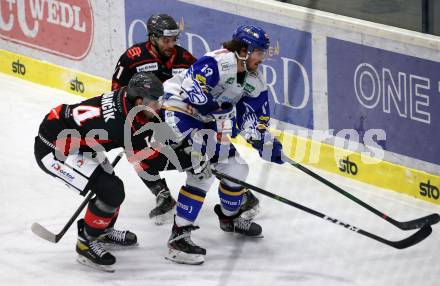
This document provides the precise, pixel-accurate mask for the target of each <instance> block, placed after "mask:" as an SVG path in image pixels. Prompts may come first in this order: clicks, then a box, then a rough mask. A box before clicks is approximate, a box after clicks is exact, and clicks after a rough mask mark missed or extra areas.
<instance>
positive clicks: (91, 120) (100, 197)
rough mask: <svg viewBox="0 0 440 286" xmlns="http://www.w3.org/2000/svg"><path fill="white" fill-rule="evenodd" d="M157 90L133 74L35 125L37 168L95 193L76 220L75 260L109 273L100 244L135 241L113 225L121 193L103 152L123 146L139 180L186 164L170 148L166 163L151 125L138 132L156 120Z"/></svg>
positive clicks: (145, 76) (147, 78) (156, 84)
mask: <svg viewBox="0 0 440 286" xmlns="http://www.w3.org/2000/svg"><path fill="white" fill-rule="evenodd" d="M162 94H163V86H162V83H161V82H160V80H159V79H157V77H156V76H154V75H153V74H150V73H144V72H142V73H138V74H136V75H135V76H134V77H133V78H132V79H131V81H130V83H129V85H128V87H123V88H121V89H119V90H116V91H112V92H108V93H105V94H102V95H100V96H97V97H93V98H90V99H87V100H85V101H83V102H80V103H78V104H71V105H67V104H61V105H59V106H57V107H55V108H53V109H51V110H50V112H49V113H48V114H47V115H46V116H45V117H44V120H43V122H42V123H41V125H40V127H39V131H38V136H37V137H35V147H34V152H35V157H36V160H37V163H38V165H39V166H40V168H41V169H43V171H45V172H46V173H48V174H50V175H52V176H54V177H56V178H58V179H61V180H62V181H63V182H64V183H65V184H66V185H67V186H69V187H70V188H71V189H74V190H76V191H78V192H79V193H80V194H81V195H85V194H86V193H87V192H88V191H89V190H90V191H92V192H93V193H95V194H96V196H95V197H94V199H92V200H91V201H90V203H89V205H88V207H87V211H86V213H85V216H84V219H81V220H79V221H78V240H77V245H76V251H77V253H78V261H79V262H80V263H83V264H86V265H89V266H92V267H95V268H99V269H102V270H105V271H112V270H113V269H112V267H111V265H113V264H114V263H115V262H116V259H115V257H114V256H113V255H112V254H111V253H110V252H108V249H109V248H108V247H105V246H106V245H117V246H122V247H126V246H134V245H137V237H136V235H135V234H134V233H132V232H130V231H120V230H116V229H115V228H114V225H115V222H116V219H117V218H118V213H119V207H120V206H121V204H122V202H123V200H124V197H125V191H124V185H123V182H122V181H121V179H119V178H118V177H117V176H116V174H115V172H114V171H113V168H112V166H111V164H109V161H108V160H107V158H106V156H105V155H104V151H109V150H112V149H115V148H119V147H122V148H124V149H125V153H126V155H127V159H128V160H129V161H130V162H131V163H132V164H134V166H135V168H136V170H137V172H138V174H139V176H141V177H142V178H143V180H149V179H150V176H154V174H156V173H157V171H158V170H164V169H166V168H167V167H168V168H170V169H172V168H175V167H174V166H175V165H178V164H180V163H181V162H189V163H187V164H186V165H185V167H188V166H191V161H190V159H188V160H189V161H188V160H187V161H185V160H186V159H185V158H187V157H188V155H187V154H186V153H185V152H184V151H182V150H181V151H179V150H176V151H175V152H174V154H175V155H176V158H177V160H178V162H177V163H176V161H174V165H173V164H172V162H171V164H170V160H169V159H168V157H167V156H165V155H164V154H165V152H163V151H161V150H160V148H161V145H160V144H159V143H160V140H159V141H157V140H154V139H155V136H156V134H155V132H156V131H155V130H157V129H154V128H150V129H147V130H146V131H143V130H142V128H144V127H145V126H147V125H148V124H149V123H155V122H156V123H157V124H160V123H158V122H159V121H160V120H159V118H158V117H156V116H157V113H156V111H157V110H159V108H160V104H159V102H158V98H159V97H160V96H162ZM138 133H139V134H138ZM158 142H159V143H158ZM151 146H154V148H153V147H151ZM184 157H185V158H184ZM180 167H181V166H180ZM153 179H154V178H153Z"/></svg>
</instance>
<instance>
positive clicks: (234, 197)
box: [218, 183, 246, 216]
mask: <svg viewBox="0 0 440 286" xmlns="http://www.w3.org/2000/svg"><path fill="white" fill-rule="evenodd" d="M245 191H246V189H244V188H242V187H229V186H228V185H226V184H224V183H220V186H219V188H218V195H219V197H220V203H221V208H222V211H223V213H224V214H225V215H228V216H233V215H235V214H237V213H238V212H239V210H240V206H241V203H242V201H243V193H244V192H245Z"/></svg>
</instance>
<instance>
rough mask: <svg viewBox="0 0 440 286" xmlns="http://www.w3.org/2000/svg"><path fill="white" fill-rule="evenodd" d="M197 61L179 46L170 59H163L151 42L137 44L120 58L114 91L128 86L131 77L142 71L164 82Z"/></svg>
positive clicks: (114, 80) (113, 81)
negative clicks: (154, 49) (152, 74)
mask: <svg viewBox="0 0 440 286" xmlns="http://www.w3.org/2000/svg"><path fill="white" fill-rule="evenodd" d="M195 61H196V58H194V57H193V55H191V53H190V52H188V51H187V50H185V49H184V48H182V47H180V46H178V45H176V46H175V47H174V51H173V53H172V55H171V56H170V57H167V58H161V57H160V56H159V55H158V54H157V53H156V52H154V51H153V49H152V47H151V43H150V42H143V43H139V44H135V45H133V46H132V47H130V48H129V49H127V50H126V51H125V53H124V54H122V56H121V57H120V58H119V61H118V64H117V65H116V68H115V72H114V74H113V77H112V90H116V89H119V88H120V87H122V86H127V85H128V82H129V81H130V79H131V77H132V76H133V75H134V74H135V73H137V72H141V71H145V72H152V73H154V74H155V75H156V76H157V77H158V78H159V79H160V81H162V82H164V81H166V80H167V79H170V78H171V77H173V76H174V75H175V74H177V73H179V72H181V71H182V70H184V69H187V68H189V67H190V66H191V65H192V64H193V63H194V62H195Z"/></svg>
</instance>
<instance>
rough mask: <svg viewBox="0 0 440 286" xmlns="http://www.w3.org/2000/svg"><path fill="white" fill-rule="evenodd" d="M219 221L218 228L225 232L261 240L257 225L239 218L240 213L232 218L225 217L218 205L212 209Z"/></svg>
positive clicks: (260, 231) (260, 232)
mask: <svg viewBox="0 0 440 286" xmlns="http://www.w3.org/2000/svg"><path fill="white" fill-rule="evenodd" d="M214 211H215V213H216V214H217V216H218V218H219V221H220V228H221V229H222V230H223V231H225V232H235V233H239V234H242V235H245V236H249V237H255V238H262V237H263V235H262V232H263V230H262V228H261V226H260V225H259V224H257V223H255V222H252V221H251V220H248V219H244V218H243V217H241V216H240V215H241V213H240V212H239V213H237V214H236V215H234V216H226V215H224V214H223V212H222V210H221V206H220V205H216V206H215V207H214Z"/></svg>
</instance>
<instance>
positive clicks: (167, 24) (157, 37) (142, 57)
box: [112, 14, 196, 224]
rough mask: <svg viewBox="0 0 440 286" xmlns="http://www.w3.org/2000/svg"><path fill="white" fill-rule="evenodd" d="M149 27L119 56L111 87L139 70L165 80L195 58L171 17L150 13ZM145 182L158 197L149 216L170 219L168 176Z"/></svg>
mask: <svg viewBox="0 0 440 286" xmlns="http://www.w3.org/2000/svg"><path fill="white" fill-rule="evenodd" d="M147 30H148V41H146V42H142V43H138V44H135V45H133V46H132V47H130V48H128V49H127V50H126V51H125V52H124V53H123V54H122V55H121V57H120V58H119V61H118V63H117V65H116V68H115V72H114V74H113V78H112V90H116V89H119V88H120V87H122V86H126V85H127V84H128V82H129V80H130V79H131V77H132V76H133V75H134V74H135V73H137V72H140V71H144V72H151V73H154V74H155V75H156V76H157V77H158V78H159V79H160V81H162V82H164V81H165V80H167V79H169V78H171V77H172V76H173V75H175V74H177V73H179V72H181V71H183V70H185V69H187V68H188V67H189V66H190V65H191V64H193V63H194V62H195V61H196V59H195V58H194V57H193V56H192V55H191V53H190V52H188V51H187V50H185V49H184V48H182V47H180V46H179V45H177V44H176V41H177V38H178V36H179V33H180V31H179V26H178V24H177V23H176V21H175V20H174V19H173V18H172V17H171V16H169V15H167V14H156V15H153V16H151V17H150V18H149V19H148V21H147ZM157 178H159V174H157ZM144 182H145V183H146V184H147V186H148V188H149V189H150V190H151V192H152V193H153V194H154V195H155V196H156V207H155V208H154V209H152V210H151V211H150V213H149V217H150V218H152V219H154V221H155V223H156V224H163V223H166V222H168V221H171V219H172V211H173V209H174V206H175V205H176V201H175V200H174V199H173V197H172V196H171V193H170V190H169V188H168V186H167V184H166V181H165V179H158V180H156V181H144Z"/></svg>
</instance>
